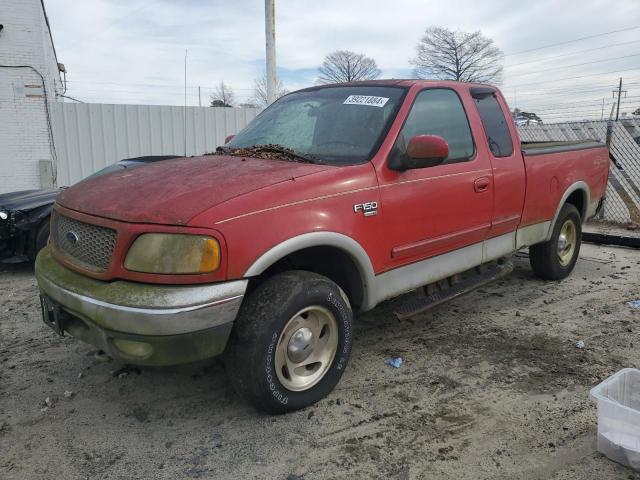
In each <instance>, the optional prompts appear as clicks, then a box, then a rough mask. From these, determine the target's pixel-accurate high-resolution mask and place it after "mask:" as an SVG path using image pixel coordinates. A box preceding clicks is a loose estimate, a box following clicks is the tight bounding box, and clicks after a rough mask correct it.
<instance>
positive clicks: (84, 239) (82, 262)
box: [51, 214, 117, 272]
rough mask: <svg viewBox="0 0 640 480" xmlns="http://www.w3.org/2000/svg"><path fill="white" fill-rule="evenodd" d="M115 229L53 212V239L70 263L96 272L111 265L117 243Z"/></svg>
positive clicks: (55, 245)
mask: <svg viewBox="0 0 640 480" xmlns="http://www.w3.org/2000/svg"><path fill="white" fill-rule="evenodd" d="M116 236H117V234H116V231H115V230H113V229H111V228H107V227H100V226H98V225H91V224H90V223H84V222H80V221H79V220H76V219H74V218H70V217H65V216H64V215H60V214H57V215H54V220H53V225H52V226H51V241H52V242H53V245H54V247H55V248H56V249H57V250H58V251H59V252H61V253H62V254H63V255H64V256H65V257H66V258H67V259H68V260H69V261H70V262H71V263H74V264H76V265H78V266H80V267H84V268H87V269H89V270H93V271H96V272H104V271H106V270H107V269H108V268H109V264H110V263H111V256H112V255H113V250H114V248H115V246H116Z"/></svg>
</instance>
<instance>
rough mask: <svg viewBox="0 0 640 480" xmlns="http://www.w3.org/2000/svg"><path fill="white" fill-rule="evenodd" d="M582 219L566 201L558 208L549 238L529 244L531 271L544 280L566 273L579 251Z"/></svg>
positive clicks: (557, 278)
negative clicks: (535, 243) (558, 211)
mask: <svg viewBox="0 0 640 480" xmlns="http://www.w3.org/2000/svg"><path fill="white" fill-rule="evenodd" d="M581 241H582V222H581V219H580V213H579V212H578V209H577V208H576V207H575V206H573V205H571V204H570V203H566V204H565V205H563V207H562V209H561V210H560V215H558V219H557V220H556V223H555V226H554V228H553V233H552V234H551V238H550V239H549V241H547V242H544V243H539V244H537V245H532V246H531V247H529V262H530V263H531V268H532V269H533V272H534V273H535V274H536V275H537V276H538V277H540V278H542V279H545V280H562V279H563V278H566V277H567V276H569V274H570V273H571V271H572V270H573V267H574V266H575V264H576V261H577V260H578V255H579V254H580V245H581Z"/></svg>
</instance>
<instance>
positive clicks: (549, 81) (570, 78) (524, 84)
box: [507, 68, 640, 88]
mask: <svg viewBox="0 0 640 480" xmlns="http://www.w3.org/2000/svg"><path fill="white" fill-rule="evenodd" d="M635 70H640V68H627V69H624V70H612V71H610V72H600V73H590V74H586V75H578V76H575V77H564V78H554V79H550V80H543V81H541V82H530V83H519V84H517V85H510V86H508V87H507V88H513V87H524V86H526V85H540V84H543V83H551V82H561V81H564V80H575V79H579V78H586V77H594V76H597V75H609V74H614V73H622V72H632V71H635Z"/></svg>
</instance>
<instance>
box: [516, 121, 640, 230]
mask: <svg viewBox="0 0 640 480" xmlns="http://www.w3.org/2000/svg"><path fill="white" fill-rule="evenodd" d="M611 126H612V130H611V144H610V152H611V159H612V161H611V169H610V173H609V184H608V185H607V200H606V202H605V207H604V211H603V214H602V217H601V220H607V221H611V222H615V223H622V224H626V223H630V222H633V223H636V224H640V145H639V142H640V119H636V118H627V119H622V120H618V121H615V122H611ZM518 131H519V132H520V137H521V139H522V141H523V142H526V141H531V142H540V141H543V142H544V141H575V140H586V139H596V140H599V141H601V142H605V141H606V136H607V121H606V120H603V121H595V122H566V123H554V124H545V125H526V126H521V127H518Z"/></svg>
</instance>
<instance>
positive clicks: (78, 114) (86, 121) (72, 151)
mask: <svg viewBox="0 0 640 480" xmlns="http://www.w3.org/2000/svg"><path fill="white" fill-rule="evenodd" d="M51 110H52V111H51V113H52V126H53V134H54V141H55V146H56V154H57V157H58V158H57V184H58V186H67V185H72V184H73V183H75V182H77V181H79V180H81V179H83V178H85V177H86V176H87V175H90V174H92V173H94V172H96V171H98V170H100V169H101V168H104V167H106V166H107V165H111V164H112V163H115V162H117V161H119V160H122V159H124V158H132V157H140V156H145V155H185V153H186V155H187V156H190V155H201V154H203V153H207V152H212V151H214V150H215V149H216V147H217V146H219V145H222V144H223V143H224V139H225V137H226V136H227V135H229V134H232V133H237V132H239V131H240V130H241V129H242V128H244V126H245V125H247V123H249V122H250V121H251V119H253V118H254V117H255V116H256V115H257V114H258V113H259V112H260V110H259V109H255V108H224V107H187V108H186V118H187V126H186V152H185V131H184V130H185V129H184V118H185V117H184V113H185V109H184V108H183V107H178V106H161V105H107V104H99V103H53V104H52V109H51Z"/></svg>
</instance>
